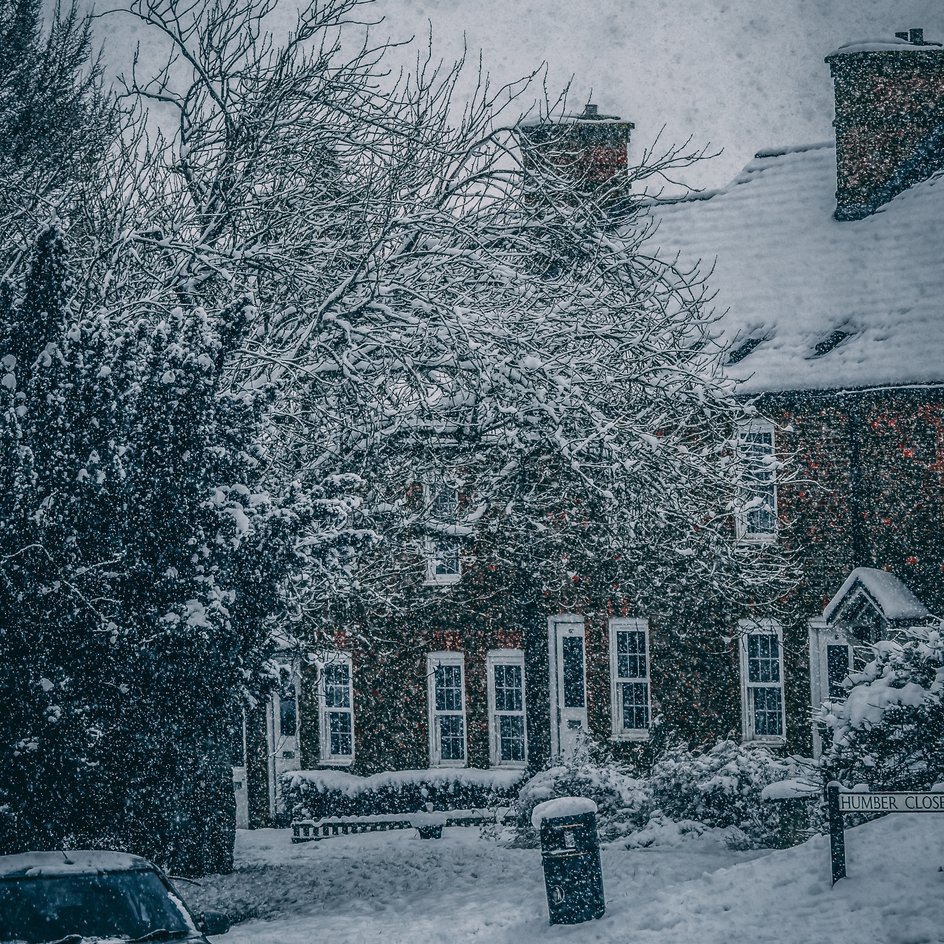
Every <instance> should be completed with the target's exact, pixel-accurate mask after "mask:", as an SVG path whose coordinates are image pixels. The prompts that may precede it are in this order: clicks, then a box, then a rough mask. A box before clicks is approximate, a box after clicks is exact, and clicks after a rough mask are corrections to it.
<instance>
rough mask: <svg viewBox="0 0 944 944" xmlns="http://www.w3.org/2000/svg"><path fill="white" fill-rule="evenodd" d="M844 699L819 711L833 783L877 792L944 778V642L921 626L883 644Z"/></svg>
mask: <svg viewBox="0 0 944 944" xmlns="http://www.w3.org/2000/svg"><path fill="white" fill-rule="evenodd" d="M872 651H873V655H874V658H873V659H872V661H871V662H869V663H868V664H867V665H866V666H865V668H864V669H863V670H862V672H860V673H857V674H853V675H852V677H851V681H852V683H853V684H852V687H851V688H850V690H849V694H848V696H847V697H846V699H845V700H844V701H835V702H827V703H826V704H825V705H824V706H823V708H822V709H821V711H820V713H819V716H818V717H819V721H820V722H821V723H822V724H823V725H824V726H825V728H826V730H827V734H828V735H829V740H831V747H830V750H829V752H828V754H827V757H826V766H827V768H828V771H829V774H830V776H831V777H832V778H835V779H838V780H841V781H842V782H844V783H847V784H849V785H853V784H857V783H865V784H868V786H869V787H871V788H872V789H873V790H881V789H899V790H902V789H912V790H914V789H927V788H929V787H931V786H932V785H933V784H934V783H936V782H938V781H940V780H942V779H944V705H942V702H941V695H942V692H944V640H942V637H941V628H940V626H936V627H916V628H912V629H909V630H907V631H906V632H904V633H902V635H901V636H900V638H899V639H898V640H895V641H884V642H879V643H876V644H875V645H874V646H873V647H872Z"/></svg>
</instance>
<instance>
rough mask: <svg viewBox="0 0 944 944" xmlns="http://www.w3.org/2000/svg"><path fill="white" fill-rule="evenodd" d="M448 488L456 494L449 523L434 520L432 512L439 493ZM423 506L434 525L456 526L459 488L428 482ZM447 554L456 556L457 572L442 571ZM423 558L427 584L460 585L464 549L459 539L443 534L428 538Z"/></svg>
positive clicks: (450, 484) (424, 492)
mask: <svg viewBox="0 0 944 944" xmlns="http://www.w3.org/2000/svg"><path fill="white" fill-rule="evenodd" d="M447 488H448V489H450V490H452V491H454V492H455V499H456V501H455V506H456V512H455V515H454V516H451V517H450V520H449V521H444V520H440V519H438V518H432V512H433V510H434V508H435V505H436V502H437V498H438V496H439V493H440V492H441V491H442V490H443V489H447ZM423 504H424V506H425V507H426V509H427V511H428V512H429V513H430V516H431V517H430V520H431V522H432V523H433V524H434V525H439V526H440V527H442V526H445V527H449V526H454V525H455V524H456V519H457V518H458V511H459V486H458V485H454V484H452V483H450V482H441V483H438V484H433V483H429V482H427V483H425V484H424V485H423ZM447 554H448V555H449V556H450V557H451V556H452V555H455V561H456V567H455V570H452V569H450V570H443V569H441V568H442V562H443V560H444V559H445V557H446V555H447ZM423 556H424V557H425V558H426V583H427V584H431V585H439V586H443V585H448V584H453V583H458V582H459V580H461V579H462V547H461V545H460V542H459V539H458V538H457V537H451V536H449V535H447V534H443V535H442V536H439V535H429V536H427V537H426V539H425V541H424V546H423Z"/></svg>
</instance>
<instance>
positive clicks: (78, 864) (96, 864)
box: [0, 849, 153, 878]
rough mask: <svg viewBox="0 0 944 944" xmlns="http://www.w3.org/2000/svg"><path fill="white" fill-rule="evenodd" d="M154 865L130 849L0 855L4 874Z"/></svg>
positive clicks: (0, 872)
mask: <svg viewBox="0 0 944 944" xmlns="http://www.w3.org/2000/svg"><path fill="white" fill-rule="evenodd" d="M150 868H153V866H152V865H151V863H150V862H148V860H147V859H142V858H141V857H140V856H136V855H129V854H128V853H126V852H104V851H101V850H98V849H68V850H65V851H62V852H21V853H18V854H17V855H5V856H0V878H14V877H17V876H27V875H28V876H40V875H74V874H76V873H79V874H85V873H89V872H123V871H126V870H128V869H150Z"/></svg>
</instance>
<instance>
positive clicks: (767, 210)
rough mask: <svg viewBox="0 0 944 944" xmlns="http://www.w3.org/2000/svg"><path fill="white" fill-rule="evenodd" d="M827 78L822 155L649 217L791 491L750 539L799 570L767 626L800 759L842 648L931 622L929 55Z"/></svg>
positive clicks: (841, 662)
mask: <svg viewBox="0 0 944 944" xmlns="http://www.w3.org/2000/svg"><path fill="white" fill-rule="evenodd" d="M826 62H827V63H828V64H829V66H830V70H831V72H832V78H833V82H834V88H835V99H836V107H835V121H834V125H835V128H836V141H835V143H833V142H828V143H825V144H818V145H812V146H809V147H796V148H787V149H782V150H770V151H761V152H759V153H758V154H757V156H756V157H755V159H754V160H753V161H751V162H750V163H749V164H748V165H747V167H745V169H744V171H743V172H742V173H741V174H740V175H739V176H738V178H737V179H736V180H735V181H734V182H733V183H732V184H731V185H730V186H728V187H726V188H725V189H723V190H721V191H718V192H714V193H706V194H702V195H697V196H696V197H693V198H691V199H687V200H682V201H678V202H676V203H674V204H672V205H667V206H662V207H659V208H658V209H657V214H658V216H659V221H660V229H659V233H658V240H659V242H660V244H661V245H662V246H663V247H673V248H674V249H681V252H682V256H683V258H684V259H685V260H687V261H688V262H689V263H692V262H694V261H695V260H698V259H702V260H705V261H706V262H708V263H711V264H713V268H712V271H711V276H710V285H711V287H712V289H713V290H714V291H715V292H716V293H717V295H716V299H715V303H716V305H717V307H718V309H719V310H721V311H724V312H725V314H724V315H723V317H722V318H721V320H720V322H719V336H720V337H719V340H720V341H721V343H723V344H724V346H725V347H726V349H727V351H728V354H727V371H728V373H729V374H730V376H731V377H733V378H734V379H736V380H738V381H739V382H740V388H739V389H740V390H741V392H742V393H744V394H745V395H748V396H750V397H752V398H754V399H755V401H756V404H757V408H758V412H759V414H760V415H761V416H762V417H764V419H762V420H758V422H757V425H756V428H755V430H753V431H749V433H748V435H751V436H755V437H759V438H760V439H761V440H762V443H761V447H762V448H765V449H768V450H770V451H772V452H775V453H776V455H777V458H778V459H779V460H780V461H781V462H782V463H783V464H784V465H785V466H786V467H788V468H792V470H793V471H794V474H795V476H796V480H795V481H792V482H785V483H781V484H778V483H776V482H775V481H771V482H770V483H769V486H768V487H769V490H770V496H771V499H772V503H773V504H774V505H775V507H776V512H777V514H776V518H774V517H773V516H770V517H769V518H768V519H767V521H766V522H763V523H762V526H761V527H760V528H759V529H758V530H757V531H756V533H754V534H747V535H746V537H747V538H748V539H752V540H779V541H782V542H784V543H785V545H786V546H787V547H789V548H791V549H793V550H795V552H796V554H797V557H798V560H799V563H800V566H801V568H802V573H803V579H802V582H801V585H800V587H799V589H798V592H797V595H796V600H795V601H794V603H795V606H794V611H795V613H796V619H795V621H794V622H793V623H792V624H791V625H783V626H779V625H778V626H776V627H773V629H774V631H775V632H776V633H777V635H778V636H779V637H780V638H781V639H782V647H781V659H782V663H783V664H782V665H781V667H780V670H779V671H780V675H781V678H782V682H781V684H782V685H783V687H784V696H785V708H786V725H787V738H788V744H789V746H790V747H793V748H795V749H798V750H803V751H804V752H805V751H807V750H810V749H813V750H814V751H818V750H819V747H820V745H819V738H818V736H817V734H816V733H815V732H813V733H812V735H811V732H810V728H809V723H808V720H807V716H808V712H809V707H810V705H811V704H813V705H818V704H819V703H820V702H821V701H822V700H823V699H824V698H826V697H828V696H829V694H830V692H832V693H833V694H837V693H838V692H840V691H841V684H840V683H841V681H842V679H843V678H844V677H845V675H846V674H847V672H848V668H849V665H850V664H851V660H852V657H853V656H852V647H854V645H855V644H857V643H862V642H871V641H875V640H876V639H879V638H882V637H884V636H886V635H887V634H888V633H889V632H890V631H892V630H894V629H895V628H896V627H900V626H907V625H909V624H915V623H920V622H923V621H925V620H926V619H927V618H928V617H929V615H930V612H934V613H938V614H940V613H941V612H944V576H942V572H944V531H942V522H944V480H942V476H944V360H942V354H944V267H942V265H941V252H942V249H944V221H942V212H944V178H942V176H941V171H942V169H944V47H941V46H939V45H935V44H928V43H925V42H924V40H923V35H922V31H921V30H912V31H910V33H902V34H897V35H896V37H895V38H894V39H891V40H889V41H887V42H869V43H854V44H850V45H847V46H844V47H842V48H840V49H839V50H837V51H836V52H835V53H833V54H832V55H830V56H829V57H827V59H826ZM748 638H749V637H748ZM758 671H760V669H758ZM753 684H754V683H753V682H751V681H750V680H745V679H744V675H743V673H742V687H744V686H746V687H747V689H748V691H746V692H745V697H744V702H745V711H744V721H743V725H744V732H743V733H744V736H745V737H750V736H752V735H753V734H755V733H756V732H755V731H754V730H753V728H752V721H751V712H750V710H749V706H748V696H749V695H750V694H751V693H750V691H749V690H750V688H751V687H752V686H753Z"/></svg>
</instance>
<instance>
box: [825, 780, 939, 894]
mask: <svg viewBox="0 0 944 944" xmlns="http://www.w3.org/2000/svg"><path fill="white" fill-rule="evenodd" d="M844 813H944V793H899V792H886V793H868V792H860V791H858V790H845V789H843V787H842V786H841V785H840V784H838V783H837V782H836V781H835V780H833V781H832V782H831V783H829V784H828V785H827V787H826V819H827V822H828V823H829V858H830V863H831V866H832V876H833V885H835V884H836V882H838V881H839V879H841V878H845V877H846V836H845V832H844V830H843V825H842V816H843V814H844Z"/></svg>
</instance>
